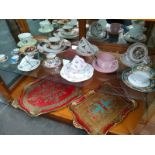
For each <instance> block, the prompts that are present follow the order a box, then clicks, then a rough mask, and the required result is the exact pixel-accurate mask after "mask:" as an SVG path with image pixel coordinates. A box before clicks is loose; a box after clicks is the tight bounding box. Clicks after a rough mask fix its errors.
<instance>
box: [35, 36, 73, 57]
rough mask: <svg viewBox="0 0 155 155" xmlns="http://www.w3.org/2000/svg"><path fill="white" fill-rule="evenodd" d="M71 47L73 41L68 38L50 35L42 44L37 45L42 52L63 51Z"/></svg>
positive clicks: (55, 52) (56, 52)
mask: <svg viewBox="0 0 155 155" xmlns="http://www.w3.org/2000/svg"><path fill="white" fill-rule="evenodd" d="M69 47H71V42H70V41H68V40H66V39H62V38H60V37H58V36H55V37H50V38H48V40H47V41H46V42H44V43H43V44H42V45H41V44H39V45H38V46H37V48H38V49H39V51H40V52H46V53H54V54H58V53H61V52H63V51H64V50H65V49H67V48H69Z"/></svg>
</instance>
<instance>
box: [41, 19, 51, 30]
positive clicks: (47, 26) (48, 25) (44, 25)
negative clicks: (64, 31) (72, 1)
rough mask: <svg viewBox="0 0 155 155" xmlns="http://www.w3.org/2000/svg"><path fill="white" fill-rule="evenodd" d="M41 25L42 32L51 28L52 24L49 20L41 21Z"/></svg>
mask: <svg viewBox="0 0 155 155" xmlns="http://www.w3.org/2000/svg"><path fill="white" fill-rule="evenodd" d="M39 24H40V27H41V29H42V30H46V29H50V28H51V23H50V22H49V21H48V20H44V21H41V22H40V23H39Z"/></svg>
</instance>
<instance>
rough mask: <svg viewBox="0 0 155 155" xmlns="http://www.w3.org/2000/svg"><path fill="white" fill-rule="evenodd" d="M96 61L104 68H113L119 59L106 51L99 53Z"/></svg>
mask: <svg viewBox="0 0 155 155" xmlns="http://www.w3.org/2000/svg"><path fill="white" fill-rule="evenodd" d="M96 62H97V65H98V66H99V67H100V68H102V69H104V70H107V69H112V68H113V67H115V66H116V65H118V60H116V59H115V58H114V57H113V55H111V54H109V53H106V52H102V53H100V54H98V56H97V60H96Z"/></svg>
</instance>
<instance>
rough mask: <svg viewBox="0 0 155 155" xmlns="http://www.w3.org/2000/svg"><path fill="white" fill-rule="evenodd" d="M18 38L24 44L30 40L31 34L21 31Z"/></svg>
mask: <svg viewBox="0 0 155 155" xmlns="http://www.w3.org/2000/svg"><path fill="white" fill-rule="evenodd" d="M18 38H19V40H20V41H21V42H22V43H23V44H26V43H28V42H30V41H31V40H32V35H31V33H21V34H19V35H18Z"/></svg>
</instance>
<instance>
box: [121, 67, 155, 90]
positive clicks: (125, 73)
mask: <svg viewBox="0 0 155 155" xmlns="http://www.w3.org/2000/svg"><path fill="white" fill-rule="evenodd" d="M131 74H133V71H132V70H131V69H126V70H124V71H123V73H122V81H123V82H124V83H125V84H126V85H127V86H128V87H130V88H131V89H134V90H137V91H140V92H152V91H155V80H151V81H150V83H149V85H148V83H146V84H144V85H141V87H139V86H138V87H137V86H136V85H135V83H134V82H132V81H131V80H130V79H131V78H129V77H130V75H131Z"/></svg>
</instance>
